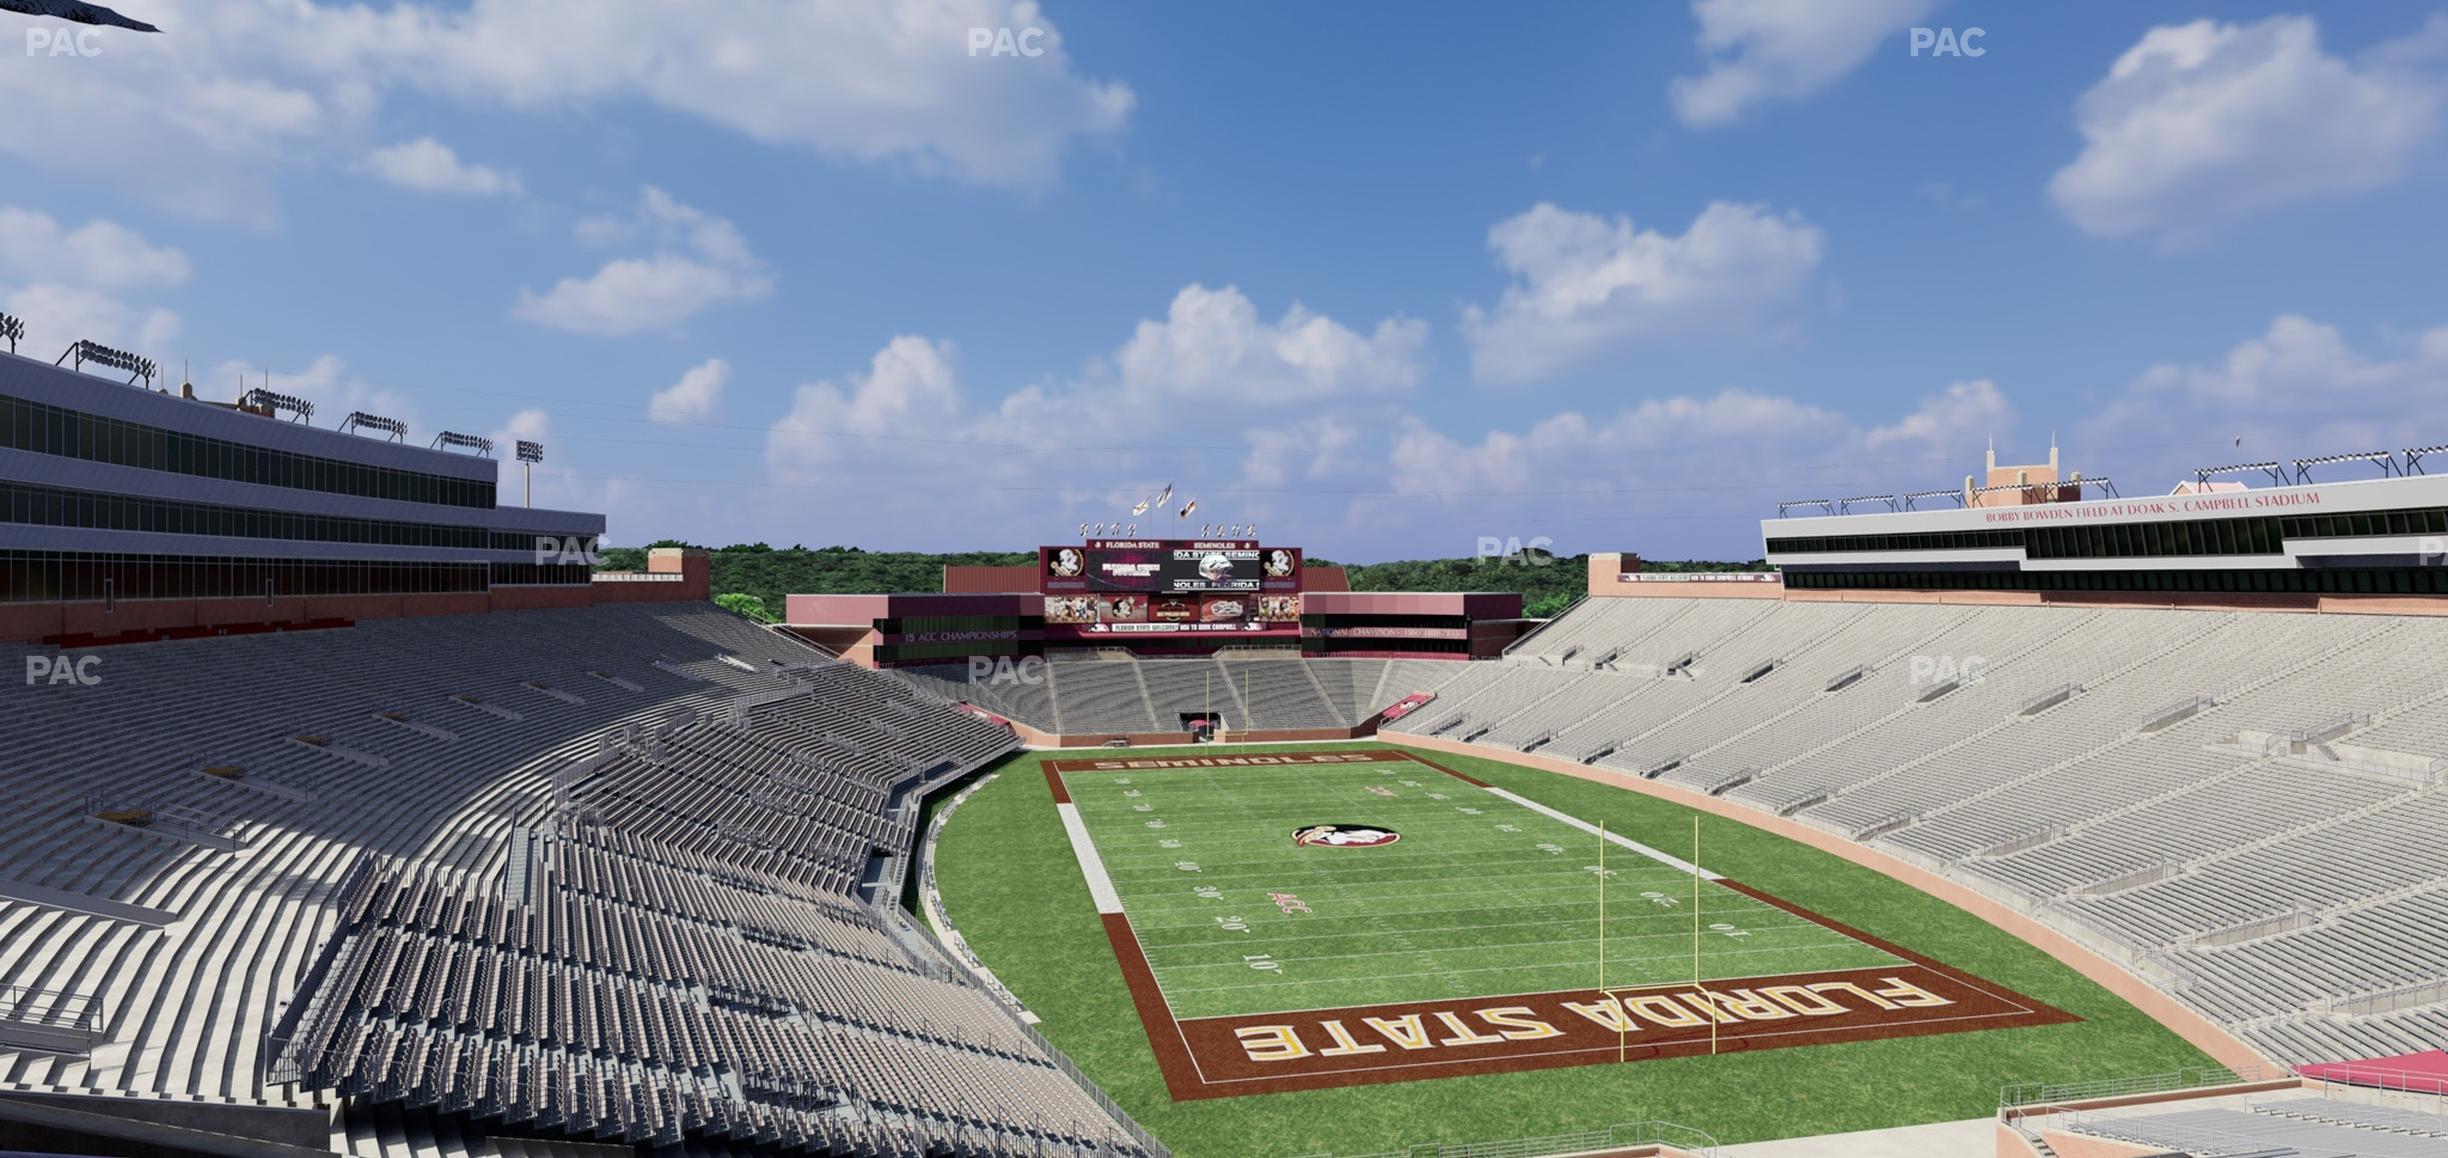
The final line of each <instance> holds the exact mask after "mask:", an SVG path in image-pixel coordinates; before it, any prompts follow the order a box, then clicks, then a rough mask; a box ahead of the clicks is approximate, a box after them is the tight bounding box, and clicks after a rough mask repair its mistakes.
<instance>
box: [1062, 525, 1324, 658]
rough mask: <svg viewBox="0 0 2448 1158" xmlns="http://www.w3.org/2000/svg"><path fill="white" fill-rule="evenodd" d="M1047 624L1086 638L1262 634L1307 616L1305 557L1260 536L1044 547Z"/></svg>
mask: <svg viewBox="0 0 2448 1158" xmlns="http://www.w3.org/2000/svg"><path fill="white" fill-rule="evenodd" d="M1037 580H1038V584H1037V586H1038V591H1039V592H1040V593H1042V594H1043V595H1044V596H1045V622H1046V623H1047V624H1049V625H1062V626H1068V627H1072V628H1075V629H1077V630H1079V631H1081V632H1083V633H1088V634H1099V633H1109V632H1110V633H1115V634H1129V633H1133V632H1263V631H1267V630H1270V629H1278V630H1280V629H1282V628H1285V627H1290V626H1292V625H1296V624H1298V623H1299V622H1300V615H1301V606H1300V605H1301V599H1300V591H1301V552H1300V549H1299V548H1297V547H1267V546H1262V545H1260V544H1259V543H1258V542H1257V541H1256V540H1251V539H1091V540H1088V541H1087V542H1085V543H1082V544H1080V545H1078V546H1060V547H1039V548H1038V549H1037Z"/></svg>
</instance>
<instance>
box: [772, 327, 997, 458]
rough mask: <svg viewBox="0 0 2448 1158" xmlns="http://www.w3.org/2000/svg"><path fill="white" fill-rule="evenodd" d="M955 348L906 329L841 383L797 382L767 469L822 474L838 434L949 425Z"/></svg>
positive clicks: (956, 405) (957, 399)
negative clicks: (953, 350)
mask: <svg viewBox="0 0 2448 1158" xmlns="http://www.w3.org/2000/svg"><path fill="white" fill-rule="evenodd" d="M952 353H953V352H952V344H951V343H949V342H936V341H930V340H928V339H926V338H923V337H920V336H918V335H915V334H902V335H900V336H898V337H895V338H894V339H893V340H892V341H891V342H889V343H887V344H886V345H885V346H884V348H883V349H881V350H878V351H876V354H875V357H874V358H873V359H871V360H870V361H869V363H868V367H867V372H866V373H865V374H863V375H861V374H854V375H851V376H850V377H849V378H848V379H847V380H846V381H845V382H842V383H839V384H836V383H833V382H829V381H827V382H812V383H808V384H805V385H802V386H800V387H799V389H798V391H797V393H796V394H795V395H794V396H793V397H792V400H791V408H790V412H789V413H787V414H785V415H783V416H782V419H781V421H779V422H777V423H775V424H774V426H773V428H772V429H770V430H768V431H767V432H766V434H765V466H766V472H767V473H768V475H770V476H772V477H774V478H777V479H785V480H799V481H804V480H807V479H811V478H816V477H819V476H821V475H822V474H823V473H824V470H825V468H826V467H827V466H828V465H830V464H831V463H832V462H833V461H834V460H836V459H837V458H839V457H840V456H841V452H842V451H843V450H844V449H845V445H844V441H843V440H842V439H841V438H837V437H832V436H834V435H849V436H853V437H855V436H862V435H863V436H878V435H881V436H888V437H907V436H920V435H926V434H929V433H938V432H941V431H944V430H945V429H947V428H948V427H949V426H950V425H951V424H952V423H953V421H954V420H955V419H956V418H958V416H959V414H960V409H961V393H960V386H959V382H958V376H957V375H956V374H955V373H954V371H953V368H952ZM912 465H915V464H914V463H913V464H912Z"/></svg>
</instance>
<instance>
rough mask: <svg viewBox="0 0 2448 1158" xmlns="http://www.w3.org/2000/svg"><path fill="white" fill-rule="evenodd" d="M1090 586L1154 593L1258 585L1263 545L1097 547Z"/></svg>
mask: <svg viewBox="0 0 2448 1158" xmlns="http://www.w3.org/2000/svg"><path fill="white" fill-rule="evenodd" d="M1087 579H1088V589H1089V590H1091V591H1136V592H1141V593H1145V594H1152V595H1192V594H1198V593H1201V592H1208V591H1256V590H1258V585H1259V578H1258V550H1257V548H1255V547H1251V548H1246V549H1220V548H1219V549H1212V550H1211V549H1202V548H1196V547H1163V548H1157V549H1155V550H1137V549H1132V548H1112V547H1108V548H1102V549H1098V548H1091V549H1090V550H1089V552H1088V570H1087Z"/></svg>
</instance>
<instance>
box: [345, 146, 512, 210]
mask: <svg viewBox="0 0 2448 1158" xmlns="http://www.w3.org/2000/svg"><path fill="white" fill-rule="evenodd" d="M364 167H365V170H366V171H367V172H369V173H372V174H374V175H375V176H377V177H380V178H382V179H383V180H385V181H388V182H390V183H392V184H394V185H397V186H399V187H400V188H403V189H415V190H418V191H420V192H425V193H455V194H460V195H463V196H471V197H494V196H500V195H502V194H515V193H517V192H519V179H518V174H516V173H506V172H503V171H501V170H499V169H495V168H492V167H491V166H487V165H476V164H470V163H468V162H465V161H462V160H460V159H459V154H457V153H455V152H452V151H451V147H450V146H449V145H445V144H443V143H442V142H440V141H437V140H435V139H433V138H432V137H419V138H417V139H416V140H413V141H403V142H401V143H399V144H396V145H391V146H388V147H386V148H381V149H376V150H374V151H373V152H371V153H368V154H366V157H365V161H364Z"/></svg>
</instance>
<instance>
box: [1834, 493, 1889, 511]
mask: <svg viewBox="0 0 2448 1158" xmlns="http://www.w3.org/2000/svg"><path fill="white" fill-rule="evenodd" d="M1855 503H1885V504H1887V509H1888V510H1890V511H1892V510H1895V509H1896V497H1895V496H1894V495H1855V496H1853V497H1852V498H1849V499H1838V500H1836V513H1837V514H1840V515H1849V514H1852V513H1853V504H1855Z"/></svg>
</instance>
